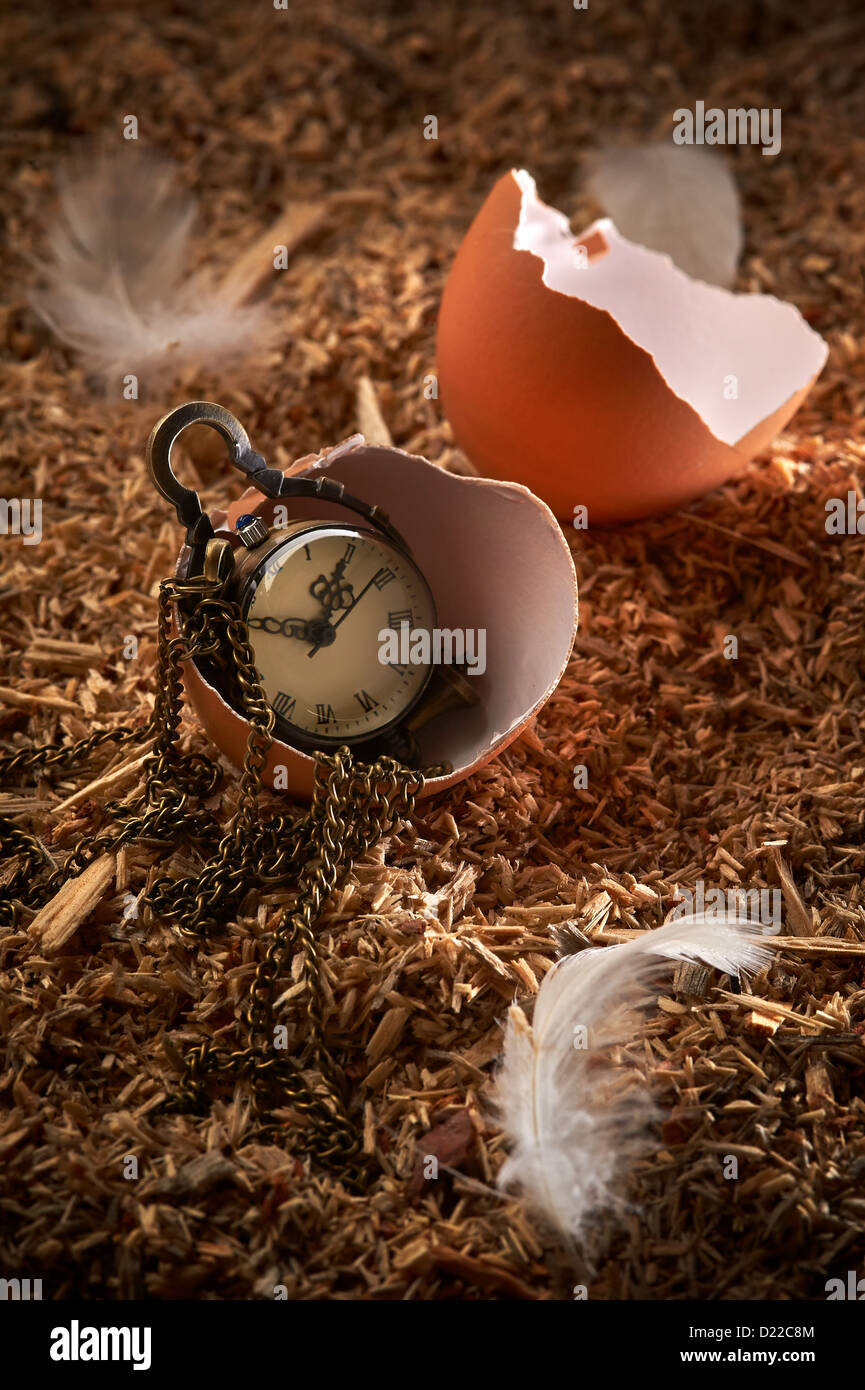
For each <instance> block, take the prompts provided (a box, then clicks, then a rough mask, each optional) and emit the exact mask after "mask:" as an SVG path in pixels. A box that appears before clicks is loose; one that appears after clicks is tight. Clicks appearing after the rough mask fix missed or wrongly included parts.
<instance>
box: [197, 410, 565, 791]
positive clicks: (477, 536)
mask: <svg viewBox="0 0 865 1390" xmlns="http://www.w3.org/2000/svg"><path fill="white" fill-rule="evenodd" d="M288 471H289V472H290V473H292V474H297V473H303V474H305V475H309V476H315V475H316V474H318V473H319V472H325V473H327V474H328V476H330V477H333V478H335V479H337V480H338V481H339V482H341V483H343V484H344V485H345V488H346V490H347V491H348V492H351V493H352V494H354V495H355V496H357V497H360V498H363V499H364V500H365V501H369V502H375V503H377V504H378V505H379V506H380V507H381V508H382V510H383V511H385V512H386V513H387V514H388V516H389V517H390V519H391V521H392V522H393V524H394V525H395V526H396V527H397V529H398V530H399V531H400V532H401V534H402V535H403V536H404V538H405V540H406V541H407V542H408V544H409V546H410V548H411V551H412V554H413V556H414V559H415V561H416V563H417V564H418V566H419V568H420V569H421V571H422V572H423V573H424V575H425V576H426V578H427V581H428V583H429V585H430V588H431V590H432V593H433V596H434V598H435V602H436V609H437V618H438V626H439V627H440V628H463V629H465V628H473V629H477V628H483V629H485V630H486V671H485V672H484V674H483V675H478V676H472V677H470V680H471V681H472V683H473V684H475V683H476V688H477V691H478V694H479V696H480V703H479V704H478V705H476V706H474V707H472V708H469V709H459V710H456V711H453V712H451V713H449V714H447V715H445V716H443V717H442V718H441V719H438V720H435V721H433V722H431V723H430V724H429V725H427V726H426V727H425V728H424V729H423V730H422V731H421V733H420V735H419V738H418V744H419V751H420V754H421V756H422V759H423V761H424V763H435V762H439V761H443V760H447V761H449V762H451V763H452V764H453V768H454V771H453V773H451V774H448V775H447V776H445V777H440V778H434V779H430V781H429V782H428V783H427V789H428V790H436V789H437V788H441V787H443V786H447V785H450V784H451V783H453V782H455V781H458V780H460V778H461V777H464V776H468V775H469V773H470V772H472V771H474V770H476V768H477V767H479V766H481V765H482V764H483V763H484V762H485V761H487V760H488V759H489V758H490V757H492V756H493V754H494V753H496V752H498V751H500V750H501V749H502V748H503V747H505V746H506V745H507V744H508V743H509V742H511V741H512V739H513V738H515V737H516V736H517V734H518V733H519V731H520V730H521V729H522V728H523V727H525V725H526V723H527V722H528V720H529V719H530V718H531V717H532V715H533V714H534V713H535V712H536V711H537V710H538V709H539V708H540V706H541V705H542V704H543V703H544V702H545V701H546V700H547V699H548V698H549V696H550V694H551V693H552V691H553V690H554V689H555V687H556V685H557V684H558V682H559V680H560V679H561V676H562V674H563V672H564V669H565V667H566V665H567V662H568V658H569V656H570V653H571V648H572V645H573V640H574V635H575V631H576V620H577V599H576V576H575V572H574V565H573V560H572V558H571V554H570V550H569V549H568V546H567V543H566V541H565V539H564V536H563V535H562V533H561V531H560V529H559V527H558V524H557V523H556V521H555V518H554V517H553V515H552V513H551V512H550V510H549V508H548V507H547V506H546V505H545V504H544V503H543V502H541V501H539V500H538V499H537V498H536V497H535V496H534V495H533V494H532V493H531V492H529V491H528V489H527V488H524V487H522V486H520V485H519V484H509V483H500V482H494V481H491V480H489V479H474V478H463V477H458V476H455V475H453V474H449V473H446V472H444V471H443V470H442V469H440V468H437V467H435V466H434V465H433V464H430V463H428V462H427V461H426V460H425V459H421V458H419V457H417V456H415V455H411V454H406V453H403V452H402V451H401V450H397V449H389V448H384V447H378V446H373V445H366V444H365V443H363V442H362V437H358V436H355V437H354V438H353V439H351V440H348V441H346V442H345V444H343V445H340V446H337V447H336V448H335V449H332V450H330V451H328V452H327V453H326V454H324V455H323V456H322V457H321V458H319V459H315V460H313V461H312V463H309V462H308V461H307V460H300V462H299V463H298V464H295V465H294V467H293V468H292V469H290V470H288ZM278 506H279V507H284V508H286V510H287V513H288V517H289V519H294V518H295V517H301V518H302V517H310V518H316V519H320V520H325V521H328V520H333V519H339V520H348V521H349V522H351V523H352V524H354V525H361V526H362V525H364V522H363V520H362V519H361V518H360V517H359V516H358V515H357V513H355V512H351V511H349V510H348V509H346V508H344V507H341V506H339V505H338V504H335V503H328V502H321V501H318V500H315V499H286V500H285V501H281V502H275V501H273V500H271V499H269V498H264V497H262V495H261V494H260V493H258V492H256V491H255V490H254V489H251V488H250V489H248V490H247V492H245V493H244V495H243V496H242V497H241V498H239V499H238V500H237V501H236V502H234V503H232V504H231V506H230V507H229V508H228V511H227V513H213V514H212V519H213V521H214V523H215V524H216V525H217V526H218V527H220V528H221V529H222V530H233V528H234V524H235V522H236V520H237V517H238V516H240V515H241V514H242V513H243V512H256V513H257V514H258V515H260V516H261V517H262V518H263V519H264V520H265V521H266V522H267V523H269V524H270V523H271V522H272V521H273V518H274V513H275V509H276V507H278ZM219 533H220V532H219V530H218V531H217V534H219ZM193 684H194V685H196V686H198V682H192V683H191V686H192V685H193ZM200 693H201V692H200V690H199V694H200ZM193 701H194V702H196V703H198V702H197V701H196V694H195V691H194V690H193ZM215 702H216V704H218V705H219V706H220V707H221V711H222V716H223V718H225V717H226V715H227V714H230V711H229V709H228V706H227V705H226V704H225V701H223V700H222V698H221V696H219V695H218V694H217V693H216V692H214V691H212V689H211V688H210V687H208V694H207V704H208V707H209V712H208V711H205V710H204V709H203V708H202V709H201V710H200V712H201V713H202V717H203V722H204V723H205V727H208V729H209V731H210V732H211V736H213V737H216V732H217V731H216V729H215V726H213V718H214V713H213V711H214V709H215V707H216V705H215ZM205 716H207V717H205ZM236 723H237V720H236V716H235V725H236ZM236 736H237V729H236V727H235V730H234V738H233V744H234V745H236V743H237V737H236ZM223 744H224V740H223ZM286 754H288V758H286V757H285V755H286ZM230 755H231V756H232V757H233V758H234V760H235V761H236V760H237V748H236V746H233V747H232V749H231V754H230ZM285 761H290V762H291V763H292V764H294V765H295V768H297V767H300V766H301V765H305V768H304V772H303V775H302V776H300V777H299V778H298V777H294V778H293V779H292V781H293V786H291V787H289V790H296V789H297V788H298V786H300V785H302V788H303V789H304V790H308V788H311V785H312V767H313V761H312V759H311V758H310V757H309V756H308V755H307V754H304V753H301V752H299V751H298V750H294V749H287V748H286V746H285V745H283V744H281V743H279V744H277V745H276V754H275V755H274V754H272V756H271V758H270V759H269V763H268V766H269V768H270V769H272V767H273V765H274V763H275V762H276V763H279V762H285Z"/></svg>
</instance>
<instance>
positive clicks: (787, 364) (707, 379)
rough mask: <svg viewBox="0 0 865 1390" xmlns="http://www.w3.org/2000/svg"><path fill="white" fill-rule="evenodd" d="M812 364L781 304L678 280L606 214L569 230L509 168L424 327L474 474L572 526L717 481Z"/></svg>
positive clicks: (809, 336)
mask: <svg viewBox="0 0 865 1390" xmlns="http://www.w3.org/2000/svg"><path fill="white" fill-rule="evenodd" d="M580 248H582V249H580ZM826 356H827V348H826V344H825V343H824V342H823V339H822V338H821V337H820V336H819V334H817V333H815V332H814V331H813V330H812V329H811V328H809V327H808V325H807V324H806V322H805V320H804V319H803V318H802V316H801V314H800V313H799V311H798V310H797V309H796V308H795V307H794V306H793V305H790V304H784V303H782V302H781V301H780V300H778V299H775V298H773V297H772V296H771V295H760V294H734V293H732V292H731V291H729V290H725V289H722V288H719V287H718V286H715V285H708V284H704V283H703V282H702V281H699V280H692V279H691V278H690V277H689V276H688V275H687V274H685V272H684V271H681V270H679V269H678V268H677V267H676V266H675V265H674V264H673V262H672V261H671V260H670V258H669V257H668V256H665V255H661V254H659V253H657V252H654V251H649V250H647V249H646V248H645V247H642V246H638V245H636V244H635V243H633V242H629V241H627V240H626V239H625V238H624V237H623V236H621V235H620V234H619V232H618V231H617V230H616V227H615V226H614V224H613V223H612V222H611V221H610V220H609V219H608V218H604V219H601V220H600V221H598V222H595V223H593V225H592V226H591V227H589V228H588V229H587V230H586V232H585V233H584V234H583V235H582V237H580V238H575V237H574V235H573V233H572V232H571V230H570V228H569V225H568V222H567V219H566V218H565V217H564V216H563V215H562V214H561V213H560V212H557V211H556V210H555V209H554V208H551V207H548V206H547V205H546V204H544V203H542V202H541V201H540V199H539V198H538V197H537V193H536V189H535V183H534V180H533V179H532V178H531V176H530V175H529V174H527V173H526V172H525V171H524V170H521V171H516V170H512V171H511V172H510V173H509V174H507V175H505V176H504V177H503V178H502V179H500V180H499V182H498V183H497V184H496V185H495V187H494V188H493V190H492V192H491V193H490V195H489V197H488V198H487V201H486V202H485V203H484V205H483V207H482V208H481V210H480V212H479V213H478V215H477V217H476V218H475V220H474V222H473V223H472V225H471V227H470V228H469V230H468V232H467V234H466V237H465V240H464V241H463V244H462V246H461V247H460V250H459V252H458V253H457V257H456V260H455V261H454V264H453V267H452V269H451V271H450V274H449V276H448V280H447V283H446V286H445V291H444V296H443V299H442V305H441V312H440V316H439V325H438V374H439V385H440V389H441V397H442V402H443V405H444V409H445V411H446V413H447V415H448V418H449V420H450V422H451V424H452V426H453V430H454V433H455V435H456V438H457V440H458V441H459V443H460V445H461V447H462V448H463V449H464V450H465V453H466V454H467V455H468V457H469V458H470V459H471V461H472V462H473V463H474V465H475V466H476V467H477V468H478V469H479V470H480V472H481V473H483V474H485V475H486V476H488V477H496V478H512V479H516V480H518V481H520V482H522V483H524V484H525V485H526V486H527V487H530V488H531V489H532V491H533V492H535V493H537V494H538V496H540V497H543V498H544V500H545V501H546V502H548V503H549V505H550V506H551V507H552V509H553V511H554V512H555V513H556V515H557V516H559V517H561V518H568V519H572V518H573V516H574V512H575V509H576V507H578V506H585V507H586V508H587V509H588V521H589V523H590V524H591V523H592V522H615V521H623V520H629V519H633V518H636V517H640V516H646V515H650V514H652V513H655V512H660V511H665V510H667V509H669V508H672V507H676V506H679V505H681V504H682V503H685V502H688V501H690V500H691V499H693V498H695V497H698V496H700V495H701V494H702V493H704V492H707V491H708V490H709V489H710V488H713V487H717V486H718V485H719V484H721V483H723V482H726V481H727V480H728V479H729V478H731V477H732V476H733V475H734V474H736V473H738V472H739V471H740V470H741V469H742V468H744V466H745V465H746V464H747V462H748V461H749V460H750V459H751V458H753V457H754V455H755V454H758V453H760V451H761V450H762V449H764V448H765V447H766V446H767V445H768V444H769V443H770V441H771V440H772V439H773V438H774V437H775V435H777V434H778V432H779V431H780V430H781V429H782V428H783V426H784V425H785V424H786V422H787V421H788V420H789V418H790V416H791V415H792V414H793V413H794V411H795V410H796V409H797V408H798V406H799V405H800V404H801V402H802V401H803V400H804V398H805V396H806V395H807V393H808V391H809V390H810V388H811V386H812V385H813V383H814V381H815V380H816V378H817V376H818V375H819V373H820V371H821V370H822V368H823V365H824V363H825V361H826Z"/></svg>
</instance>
